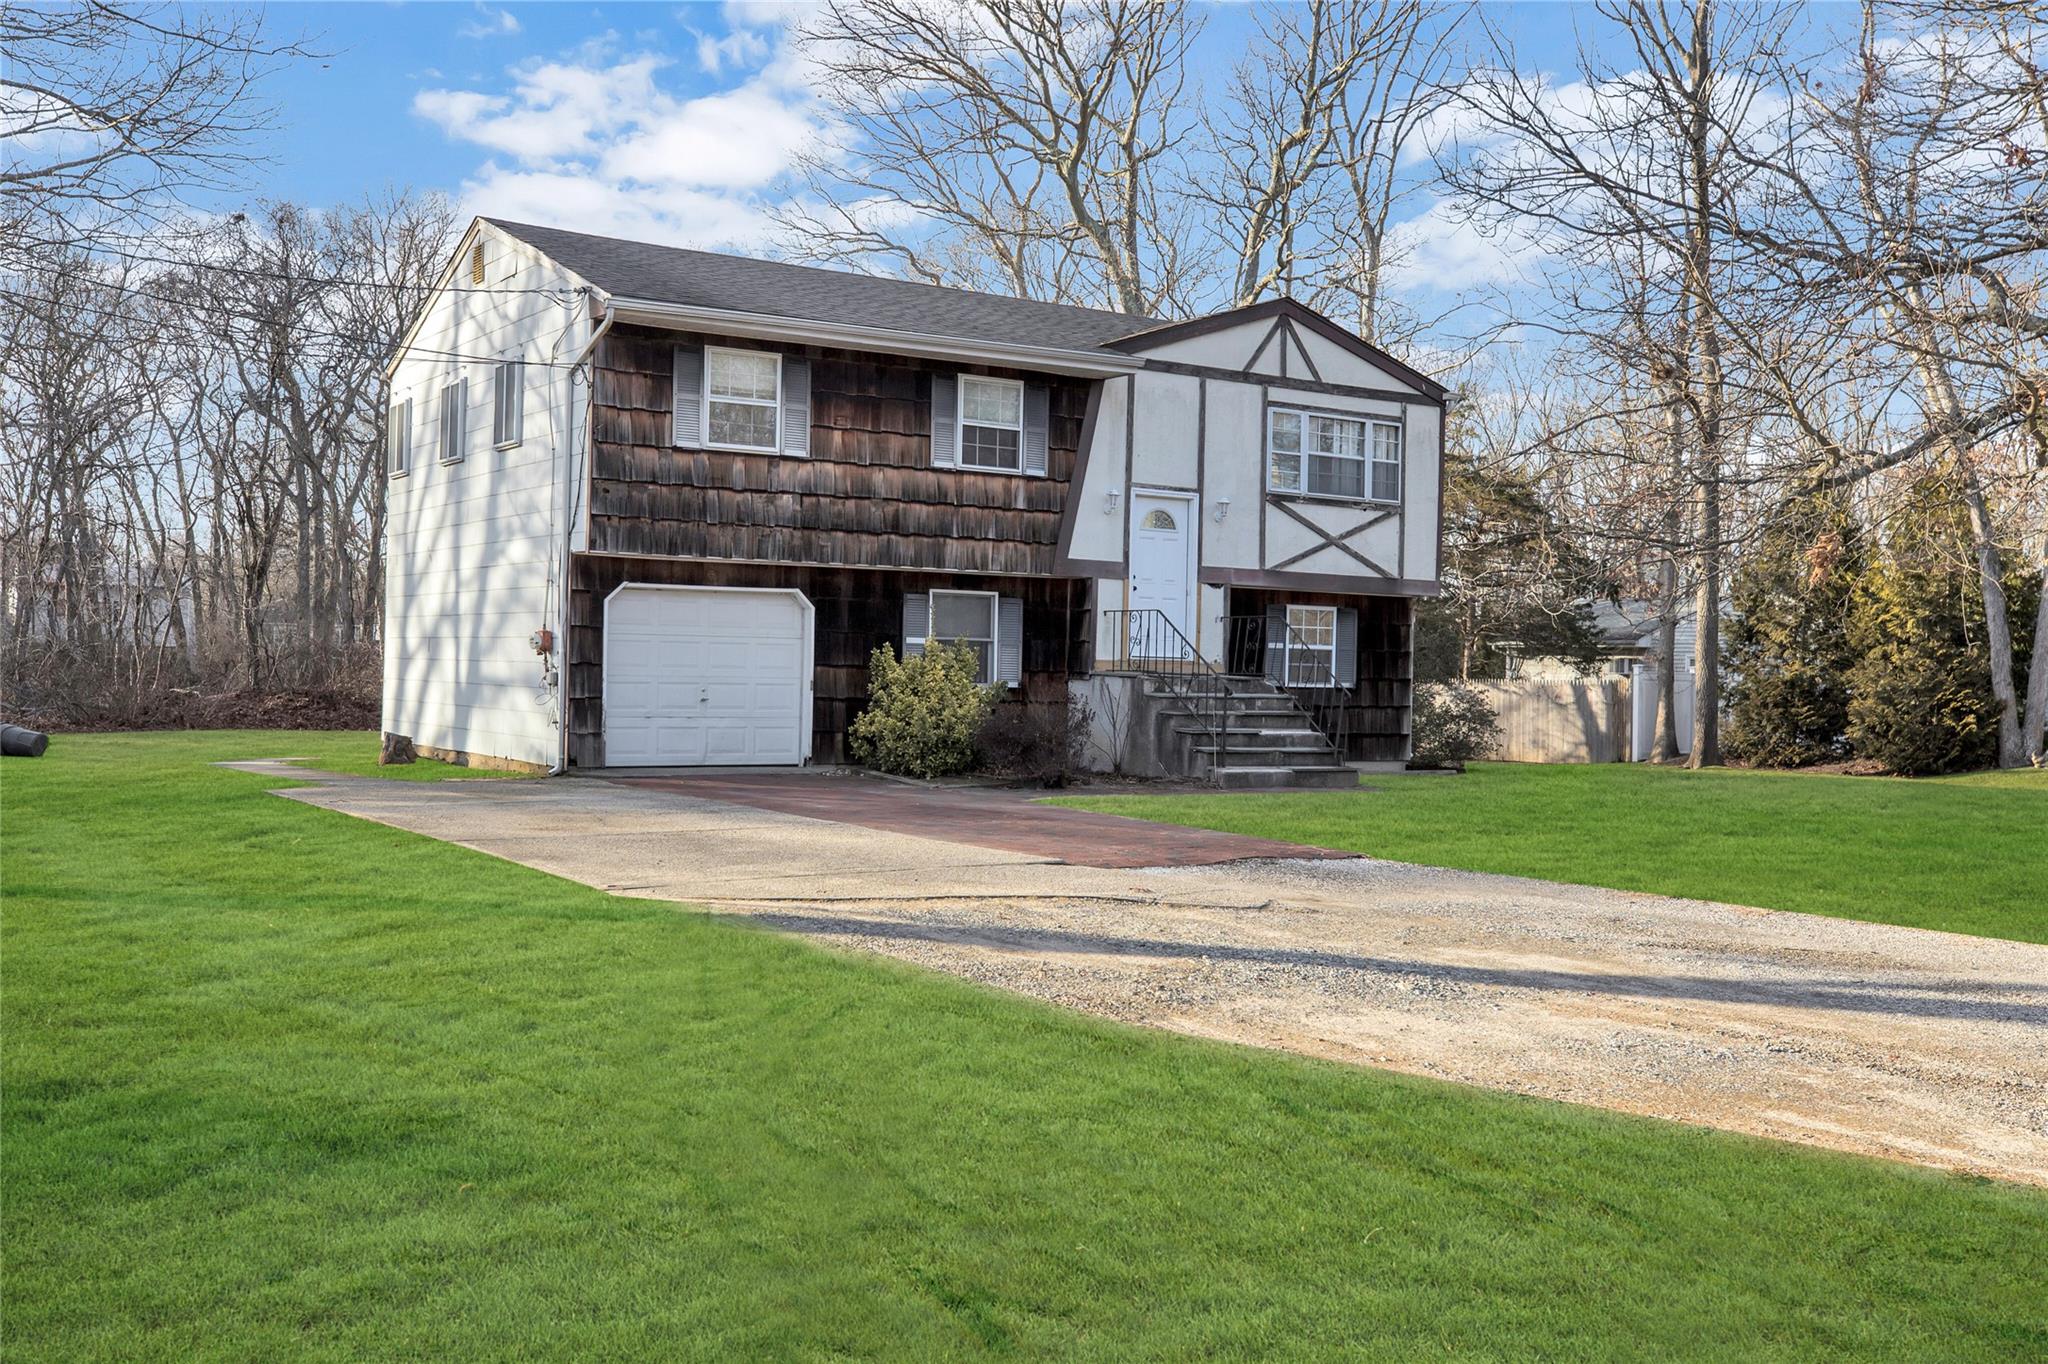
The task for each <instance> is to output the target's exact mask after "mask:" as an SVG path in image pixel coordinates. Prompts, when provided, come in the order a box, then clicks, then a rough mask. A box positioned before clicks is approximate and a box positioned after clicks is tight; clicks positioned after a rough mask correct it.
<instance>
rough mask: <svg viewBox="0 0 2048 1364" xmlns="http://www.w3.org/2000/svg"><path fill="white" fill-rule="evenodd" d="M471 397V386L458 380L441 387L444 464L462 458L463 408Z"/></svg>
mask: <svg viewBox="0 0 2048 1364" xmlns="http://www.w3.org/2000/svg"><path fill="white" fill-rule="evenodd" d="M468 396H469V384H468V383H467V382H465V381H464V380H461V379H457V380H455V381H454V382H452V383H447V384H443V385H442V386H441V413H440V418H441V449H440V451H439V453H440V456H441V462H442V463H443V464H452V463H454V462H455V461H456V460H458V459H461V458H462V453H463V452H462V415H463V414H462V408H463V404H464V403H465V402H466V401H467V399H468Z"/></svg>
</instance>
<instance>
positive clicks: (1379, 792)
mask: <svg viewBox="0 0 2048 1364" xmlns="http://www.w3.org/2000/svg"><path fill="white" fill-rule="evenodd" d="M1369 780H1372V779H1369ZM1060 803H1061V804H1063V805H1078V806H1080V807H1082V808H1083V809H1089V810H1107V811H1109V812H1111V813H1113V814H1119V815H1134V816H1136V817H1137V818H1139V819H1155V820H1162V821H1164V822H1166V823H1169V824H1191V825H1195V826H1197V827H1199V828H1205V829H1225V830H1229V831H1230V832H1232V833H1243V834H1256V835H1259V836H1260V837H1264V838H1281V839H1288V840H1291V841H1294V842H1298V843H1313V844H1317V845H1319V846H1322V847H1330V848H1345V849H1349V850H1351V851H1354V852H1362V853H1369V854H1371V855H1372V856H1374V857H1387V858H1392V859H1394V860H1396V861H1400V862H1421V863H1425V864H1427V865H1430V866H1438V867H1459V868H1463V869H1464V870H1467V871H1492V872H1505V873H1507V874H1509V875H1511V876H1537V877H1542V878H1544V879H1546V880H1551V881H1570V882H1575V883H1577V884H1580V885H1588V886H1613V887H1615V888H1616V889H1618V890H1639V891H1652V892H1655V893H1657V894H1660V895H1683V896H1690V897H1692V898H1695V899H1701V900H1722V901H1726V902H1728V903H1731V904H1742V905H1756V906H1759V907H1761V908H1765V909H1796V910H1803V911H1805V912H1807V913H1811V914H1833V915H1837V916H1839V917H1842V918H1847V919H1870V920H1874V921H1875V922H1878V923H1888V924H1910V925H1912V926H1914V927H1916V928H1942V929H1947V930H1949V931H1950V932H1953V933H1975V934H1980V935H1983V936H1986V937H1994V938H2017V939H2021V940H2023V941H2026V942H2048V891H2044V889H2043V888H2044V887H2048V772H2031V771H2030V772H1992V773H1979V774H1974V775H1971V776H1967V777H1954V778H1948V779H1945V780H1938V781H1907V780H1902V779H1896V778H1877V777H1836V776H1821V775H1814V774H1800V773H1788V772H1747V771H1737V770H1732V769H1729V770H1718V771H1706V772H1688V771H1685V770H1683V769H1675V768H1662V767H1650V766H1647V765H1642V764H1634V763H1609V764H1603V765H1600V766H1566V765H1562V764H1560V765H1555V766H1541V765H1536V764H1528V763H1479V764H1475V765H1474V766H1473V768H1472V769H1471V770H1470V771H1469V772H1467V773H1466V774H1465V775H1463V776H1461V777H1451V776H1432V775H1417V776H1397V777H1388V778H1383V779H1378V780H1377V781H1376V782H1375V784H1374V785H1373V786H1369V787H1367V788H1365V789H1363V790H1359V791H1355V792H1354V791H1335V792H1331V791H1303V792H1284V793H1278V794H1247V795H1214V796H1107V797H1094V796H1084V797H1071V798H1066V799H1063V800H1061V801H1060Z"/></svg>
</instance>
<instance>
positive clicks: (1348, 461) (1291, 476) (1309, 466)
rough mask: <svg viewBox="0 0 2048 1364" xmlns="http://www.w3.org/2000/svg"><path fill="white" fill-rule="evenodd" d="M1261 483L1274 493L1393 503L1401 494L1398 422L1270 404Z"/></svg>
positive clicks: (1399, 429)
mask: <svg viewBox="0 0 2048 1364" xmlns="http://www.w3.org/2000/svg"><path fill="white" fill-rule="evenodd" d="M1266 471H1267V472H1266V483H1267V486H1268V487H1270V488H1272V489H1273V490H1274V491H1275V492H1291V493H1306V494H1308V495H1309V496H1311V497H1345V498H1355V499H1358V500H1360V501H1364V500H1368V499H1369V500H1371V501H1375V502H1394V501H1398V500H1399V499H1400V496H1401V428H1400V425H1399V424H1398V423H1395V422H1385V421H1374V420H1371V419H1369V418H1365V417H1340V416H1336V415H1333V414H1331V413H1327V412H1297V411H1295V410H1293V409H1292V408H1284V407H1276V408H1274V409H1272V410H1271V412H1270V413H1268V415H1267V419H1266Z"/></svg>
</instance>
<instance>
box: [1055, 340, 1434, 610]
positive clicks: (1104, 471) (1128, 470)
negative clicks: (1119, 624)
mask: <svg viewBox="0 0 2048 1364" xmlns="http://www.w3.org/2000/svg"><path fill="white" fill-rule="evenodd" d="M1271 326H1272V323H1271V321H1270V320H1267V319H1259V320H1255V321H1251V322H1247V323H1245V324H1243V325H1242V326H1240V327H1234V328H1229V329H1225V330H1222V331H1218V332H1212V333H1209V334H1207V335H1203V336H1199V337H1192V338H1188V339H1186V340H1184V341H1177V342H1173V343H1170V344H1167V345H1164V346H1160V347H1157V348H1154V349H1150V350H1147V351H1145V352H1144V354H1145V356H1146V357H1147V358H1158V359H1167V358H1172V359H1175V360H1177V362H1178V363H1182V364H1189V365H1201V366H1204V367H1218V368H1225V367H1231V366H1236V367H1239V368H1240V369H1241V368H1242V366H1243V365H1244V364H1245V362H1246V361H1247V360H1248V359H1249V357H1250V356H1251V355H1252V353H1253V352H1254V351H1255V350H1257V349H1258V348H1259V346H1260V345H1261V343H1262V338H1266V336H1267V333H1268V332H1269V331H1270V330H1271ZM1283 343H1284V344H1285V345H1286V346H1288V347H1291V348H1292V349H1291V350H1290V352H1289V353H1290V354H1291V355H1292V356H1293V357H1294V359H1293V360H1291V361H1290V362H1289V363H1288V364H1287V368H1288V371H1289V375H1290V378H1291V379H1292V382H1289V381H1288V380H1283V379H1281V378H1280V377H1279V376H1278V374H1277V371H1278V369H1279V368H1280V362H1279V360H1278V359H1276V358H1275V356H1276V355H1277V352H1278V350H1279V349H1280V347H1281V345H1282V344H1283ZM1304 351H1306V352H1307V353H1308V354H1310V355H1312V356H1313V357H1314V359H1315V362H1316V365H1317V368H1318V369H1319V370H1320V371H1321V372H1322V375H1323V378H1322V380H1321V381H1319V382H1318V383H1316V384H1315V385H1314V386H1313V387H1304V386H1303V382H1302V374H1303V366H1302V364H1301V363H1300V357H1301V355H1302V354H1303V352H1304ZM1269 368H1270V369H1271V370H1273V371H1275V372H1274V373H1272V374H1270V375H1269V374H1265V373H1263V371H1265V370H1267V369H1269ZM1333 374H1334V375H1337V376H1340V377H1336V378H1333V377H1331V376H1332V375H1333ZM1337 384H1348V385H1355V386H1357V387H1359V388H1361V389H1371V390H1373V392H1372V393H1364V392H1361V393H1345V392H1332V391H1330V389H1331V387H1332V386H1333V385H1337ZM1390 392H1407V393H1414V390H1413V389H1412V388H1410V387H1409V386H1408V385H1406V384H1404V383H1402V382H1401V381H1400V380H1398V379H1396V378H1395V377H1394V376H1393V375H1392V374H1390V373H1387V372H1386V371H1384V370H1382V369H1380V368H1378V367H1376V366H1374V365H1371V364H1370V363H1369V362H1367V361H1366V360H1364V359H1363V358H1361V357H1357V356H1353V355H1351V354H1350V353H1349V352H1348V351H1345V350H1343V349H1342V348H1341V347H1339V346H1337V345H1335V344H1334V343H1332V342H1329V341H1327V340H1325V339H1324V338H1322V337H1321V336H1319V335H1317V334H1315V333H1314V332H1311V331H1309V330H1308V329H1307V328H1304V327H1295V328H1291V329H1288V331H1287V332H1286V333H1285V334H1284V335H1283V336H1281V337H1278V338H1272V339H1270V340H1269V341H1267V342H1266V345H1265V350H1264V352H1263V353H1262V354H1261V356H1260V359H1259V370H1258V371H1254V372H1249V373H1246V374H1245V377H1244V378H1243V379H1231V378H1223V377H1217V376H1214V375H1209V376H1197V375H1190V374H1180V373H1173V372H1171V371H1163V370H1147V371H1144V372H1141V373H1139V374H1136V375H1133V376H1131V377H1129V378H1119V379H1110V380H1107V381H1105V382H1104V384H1103V387H1102V391H1101V395H1100V398H1099V400H1098V407H1097V412H1096V421H1095V426H1094V431H1093V435H1092V437H1091V440H1090V444H1089V449H1088V451H1087V452H1086V461H1085V465H1084V470H1083V474H1082V478H1081V481H1080V485H1079V487H1078V488H1077V489H1076V492H1075V500H1074V507H1075V514H1074V535H1073V540H1072V544H1071V547H1070V551H1069V552H1070V554H1071V555H1072V557H1073V558H1075V559H1081V560H1093V561H1096V562H1100V563H1114V564H1117V565H1120V566H1121V565H1124V564H1125V563H1126V562H1127V561H1126V558H1125V554H1126V547H1127V545H1128V534H1127V525H1128V517H1129V515H1130V505H1131V497H1132V494H1133V490H1134V489H1144V488H1147V487H1151V488H1161V489H1194V490H1197V491H1198V493H1199V496H1200V505H1199V509H1198V510H1199V513H1200V514H1199V518H1198V519H1199V524H1200V543H1199V555H1198V562H1199V564H1200V567H1202V568H1205V569H1238V570H1247V571H1271V572H1292V573H1310V574H1319V575H1328V576H1335V577H1341V578H1352V579H1356V580H1357V581H1358V584H1359V586H1358V590H1359V591H1361V592H1366V591H1372V590H1374V587H1375V582H1374V580H1375V579H1378V578H1393V579H1402V580H1406V581H1410V582H1416V581H1420V582H1428V581H1433V580H1434V579H1435V578H1436V576H1437V572H1438V565H1437V553H1436V550H1437V528H1436V518H1437V507H1438V497H1439V492H1440V489H1439V482H1438V480H1439V477H1440V467H1441V461H1442V413H1441V410H1440V409H1439V408H1438V407H1437V406H1436V405H1435V404H1434V403H1433V402H1431V401H1428V400H1426V399H1424V398H1423V397H1422V395H1421V394H1419V393H1416V394H1415V401H1413V402H1405V401H1401V400H1400V399H1399V398H1390V397H1388V396H1386V395H1387V394H1388V393H1390ZM1269 406H1299V407H1302V408H1307V409H1320V410H1324V411H1334V412H1344V413H1353V412H1355V413H1357V414H1359V415H1361V416H1370V417H1377V418H1382V419H1386V420H1393V421H1398V422H1400V423H1401V424H1402V428H1403V473H1402V496H1401V501H1400V503H1399V504H1398V507H1397V508H1396V510H1398V511H1399V512H1400V513H1401V514H1400V515H1394V516H1384V517H1382V515H1381V513H1382V512H1384V511H1386V510H1388V507H1387V505H1386V504H1369V503H1360V502H1342V501H1333V500H1318V499H1312V498H1301V497H1295V498H1289V499H1287V501H1288V505H1289V507H1291V508H1292V509H1293V510H1294V511H1295V512H1297V513H1299V514H1300V516H1301V517H1302V518H1305V519H1307V520H1308V521H1309V522H1311V523H1313V524H1314V526H1316V527H1318V528H1320V529H1321V530H1322V531H1323V532H1324V533H1326V534H1328V535H1330V536H1336V537H1340V538H1342V539H1343V541H1344V543H1345V544H1347V545H1349V546H1351V547H1352V548H1354V549H1356V550H1357V551H1358V552H1359V553H1361V554H1362V555H1364V556H1365V557H1366V558H1368V559H1370V560H1372V561H1373V563H1374V564H1376V565H1378V566H1380V568H1382V569H1383V570H1384V571H1383V572H1382V573H1375V572H1374V571H1373V570H1372V569H1370V568H1368V567H1366V566H1365V565H1363V564H1360V563H1359V562H1358V561H1357V560H1356V559H1354V558H1352V557H1351V556H1350V555H1348V554H1346V553H1345V552H1344V551H1343V550H1341V549H1337V548H1334V547H1331V546H1329V545H1326V544H1324V543H1323V540H1322V537H1321V536H1319V535H1318V534H1317V533H1316V531H1315V530H1311V529H1310V528H1309V527H1308V526H1305V525H1303V524H1302V523H1301V521H1300V520H1298V519H1297V518H1296V517H1295V516H1292V515H1289V514H1288V512H1286V511H1283V510H1281V509H1279V508H1277V507H1272V506H1269V505H1268V504H1267V500H1266V448H1265V447H1266V412H1267V409H1268V407H1269ZM1133 411H1135V413H1136V421H1135V425H1133V424H1132V423H1131V422H1130V420H1129V414H1130V413H1132V412H1133ZM1112 491H1113V492H1115V493H1116V495H1117V498H1116V503H1115V506H1114V509H1112V507H1111V503H1110V500H1109V495H1110V494H1111V492H1112ZM1226 503H1227V506H1226V505H1225V504H1226ZM1368 521H1373V522H1375V524H1373V525H1370V526H1368V527H1366V528H1365V529H1362V530H1358V531H1357V533H1356V534H1355V535H1346V532H1348V531H1351V530H1353V529H1354V528H1357V527H1359V526H1361V525H1363V524H1364V523H1366V522H1368ZM1310 551H1312V552H1310ZM1298 555H1305V557H1300V558H1297V557H1296V556H1298ZM1290 560H1292V561H1293V562H1289V561H1290ZM1212 595H1213V596H1214V597H1215V602H1214V604H1213V606H1212V604H1211V603H1210V602H1209V601H1207V600H1206V598H1208V597H1209V596H1212ZM1124 596H1125V593H1124V585H1123V583H1122V581H1121V580H1120V579H1118V578H1113V577H1107V576H1105V577H1104V578H1102V579H1101V580H1100V581H1099V582H1098V591H1097V601H1098V602H1099V603H1100V604H1101V606H1102V607H1103V609H1105V610H1108V609H1117V608H1120V607H1122V606H1123V605H1124V604H1125V603H1124ZM1204 597H1205V600H1204V602H1203V603H1202V616H1203V618H1204V619H1205V620H1208V619H1213V618H1216V617H1220V614H1221V611H1222V594H1221V592H1220V590H1216V589H1208V590H1205V592H1204Z"/></svg>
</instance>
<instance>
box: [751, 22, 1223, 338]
mask: <svg viewBox="0 0 2048 1364" xmlns="http://www.w3.org/2000/svg"><path fill="white" fill-rule="evenodd" d="M1198 29H1199V24H1198V23H1197V22H1196V21H1194V20H1192V19H1190V18H1189V16H1188V13H1187V10H1186V8H1185V6H1183V5H1181V4H1179V3H1153V2H1152V0H1085V3H1077V4H1061V3H1057V0H1024V3H1018V4H989V5H984V4H960V5H945V4H932V3H926V2H925V0H827V3H826V4H824V5H822V6H821V7H820V8H819V10H818V11H817V13H816V14H814V15H813V16H811V17H810V18H809V19H808V20H806V21H805V22H804V24H803V25H802V27H801V29H800V37H799V41H800V42H801V44H802V46H803V49H804V51H805V52H806V53H807V54H808V55H809V56H810V58H811V60H812V61H813V62H815V63H816V64H817V66H818V68H819V70H820V72H821V78H822V79H821V89H822V92H823V94H824V96H825V98H826V99H827V101H828V102H829V104H830V105H831V107H832V110H833V113H834V115H835V118H836V120H837V122H838V124H839V126H840V127H841V128H842V129H843V130H844V133H845V135H846V137H845V145H842V146H840V147H838V148H835V151H834V154H833V155H832V156H830V157H816V158H813V159H812V160H811V161H810V162H809V164H808V167H807V180H808V186H809V190H810V192H809V194H807V195H806V196H804V197H803V198H801V199H800V200H799V201H798V203H797V206H795V207H792V208H789V209H786V210H785V211H784V212H783V216H782V223H783V226H784V228H785V230H786V233H787V236H788V239H789V246H790V249H791V250H792V251H793V252H794V253H796V254H799V255H804V256H808V257H810V258H813V259H823V260H834V261H842V262H852V263H874V262H882V263H886V264H890V265H893V266H898V267H901V268H903V269H906V270H908V271H909V272H910V273H911V274H912V275H914V276H916V277H918V278H921V279H926V280H929V281H931V282H933V283H945V284H955V285H965V286H968V287H977V286H978V287H989V286H991V285H994V286H997V287H1001V288H1003V289H1005V290H1006V291H1008V292H1012V293H1017V294H1021V295H1024V296H1026V297H1034V298H1048V299H1056V300H1058V301H1061V302H1069V303H1084V304H1090V305H1093V306H1096V307H1106V308H1110V309H1114V310H1117V311H1121V312H1127V313H1137V314H1141V315H1148V316H1150V315H1160V314H1168V313H1174V312H1179V311H1184V310H1185V309H1186V308H1187V307H1188V305H1189V300H1190V299H1191V297H1192V296H1193V294H1194V292H1195V290H1196V288H1197V287H1198V285H1199V282H1200V281H1199V279H1198V277H1197V270H1196V266H1195V263H1194V262H1193V261H1191V260H1190V259H1188V257H1187V255H1186V254H1185V248H1184V246H1183V240H1184V237H1185V234H1184V233H1183V232H1182V230H1181V229H1182V228H1183V226H1184V205H1182V204H1181V203H1180V202H1179V200H1178V198H1177V196H1176V195H1175V193H1174V192H1173V190H1172V188H1171V184H1172V182H1173V181H1174V178H1175V177H1174V176H1172V175H1171V174H1169V173H1167V172H1168V170H1169V168H1170V167H1172V165H1173V164H1174V162H1175V161H1176V159H1177V158H1178V157H1179V156H1180V155H1181V154H1182V150H1183V143H1184V138H1185V136H1186V134H1187V132H1188V130H1189V128H1190V126H1191V115H1190V112H1189V111H1188V110H1187V109H1186V108H1185V107H1184V106H1183V103H1182V95H1183V93H1184V88H1185V82H1186V79H1187V77H1186V63H1185V59H1186V57H1187V54H1188V50H1189V47H1190V44H1191V43H1192V42H1193V40H1194V37H1195V34H1196V32H1197V31H1198Z"/></svg>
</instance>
